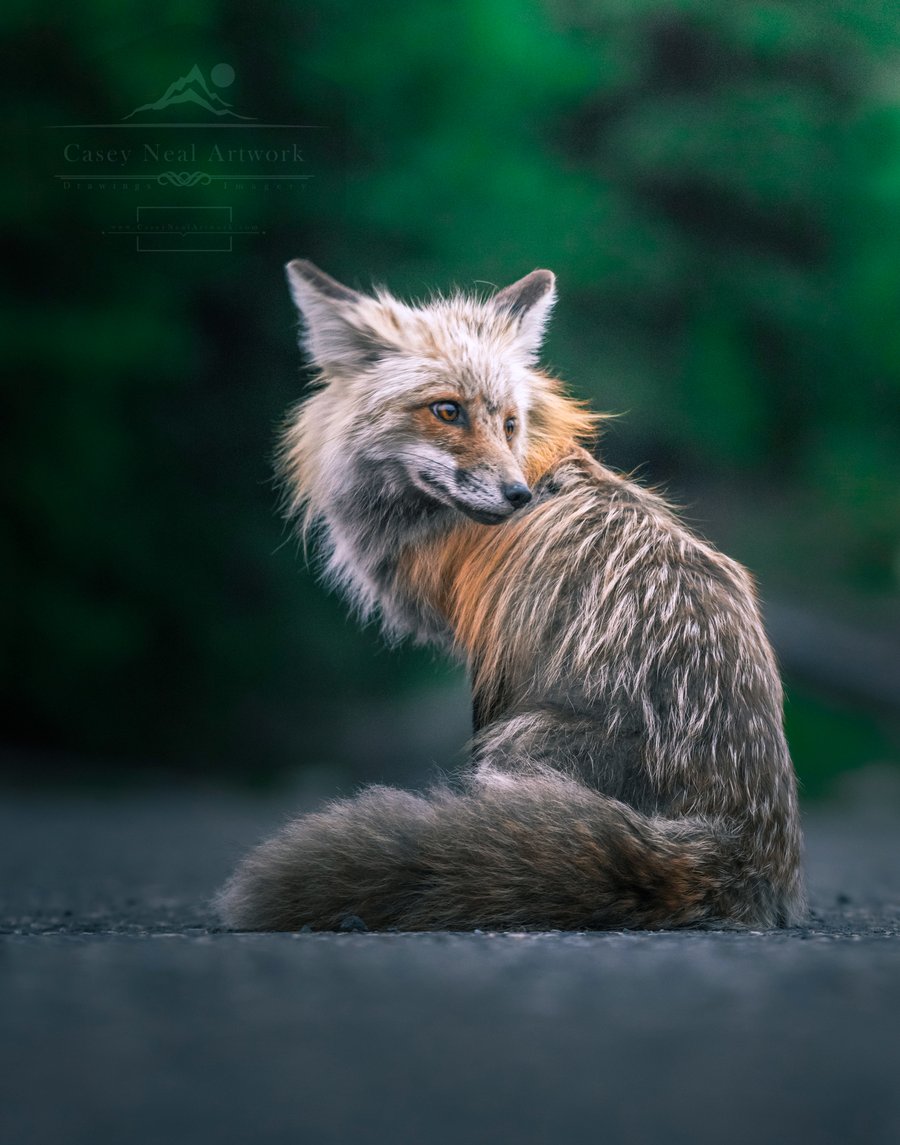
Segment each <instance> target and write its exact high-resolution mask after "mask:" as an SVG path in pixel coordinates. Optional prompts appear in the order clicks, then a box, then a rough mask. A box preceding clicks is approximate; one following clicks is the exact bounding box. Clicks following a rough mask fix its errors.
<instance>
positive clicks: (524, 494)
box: [503, 481, 531, 509]
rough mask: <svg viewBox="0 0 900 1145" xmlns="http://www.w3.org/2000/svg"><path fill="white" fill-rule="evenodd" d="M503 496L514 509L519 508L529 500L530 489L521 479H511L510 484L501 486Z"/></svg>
mask: <svg viewBox="0 0 900 1145" xmlns="http://www.w3.org/2000/svg"><path fill="white" fill-rule="evenodd" d="M503 496H504V497H505V498H506V499H507V501H509V503H510V505H512V507H513V508H514V509H521V508H522V506H523V505H527V504H528V502H529V501H530V500H531V490H530V489H529V488H528V486H527V485H523V484H522V482H521V481H513V482H512V484H511V485H504V486H503Z"/></svg>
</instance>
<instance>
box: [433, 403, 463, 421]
mask: <svg viewBox="0 0 900 1145" xmlns="http://www.w3.org/2000/svg"><path fill="white" fill-rule="evenodd" d="M431 412H432V413H433V414H434V416H435V417H436V418H439V419H440V420H441V421H448V422H453V421H459V419H460V417H461V416H462V406H460V404H459V403H458V402H435V403H434V405H433V406H432V407H431Z"/></svg>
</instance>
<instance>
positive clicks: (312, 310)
mask: <svg viewBox="0 0 900 1145" xmlns="http://www.w3.org/2000/svg"><path fill="white" fill-rule="evenodd" d="M285 270H286V272H287V280H288V286H289V287H290V290H291V295H292V296H293V299H294V302H295V303H296V306H297V309H298V310H299V311H300V315H301V317H302V318H303V325H304V335H303V340H302V341H303V345H304V346H305V348H306V350H307V352H308V353H309V356H310V358H312V360H313V362H314V363H315V365H316V366H318V367H319V369H320V370H322V371H323V372H324V373H325V374H349V373H353V372H354V371H355V370H359V369H360V368H362V367H364V366H366V365H369V364H371V363H372V362H373V361H375V360H376V359H377V357H378V346H377V344H376V340H375V337H374V334H373V333H372V331H371V330H369V328H368V327H367V325H366V323H365V322H364V321H363V320H362V316H361V314H360V307H361V306H363V305H364V304H365V303H366V302H367V301H369V300H368V299H367V298H366V296H365V295H364V294H360V293H358V292H357V291H356V290H351V289H350V287H349V286H344V285H342V284H341V283H340V282H338V281H337V280H336V279H334V278H332V277H331V275H328V274H326V273H325V272H324V271H323V270H319V268H318V267H317V266H314V265H313V263H311V262H309V261H308V260H307V259H303V258H297V259H294V260H293V262H289V263H288V264H287V266H286V267H285Z"/></svg>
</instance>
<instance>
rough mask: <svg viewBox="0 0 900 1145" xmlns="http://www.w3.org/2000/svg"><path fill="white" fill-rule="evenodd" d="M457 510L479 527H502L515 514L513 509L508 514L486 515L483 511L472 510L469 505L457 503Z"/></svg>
mask: <svg viewBox="0 0 900 1145" xmlns="http://www.w3.org/2000/svg"><path fill="white" fill-rule="evenodd" d="M456 507H457V509H459V510H460V512H462V513H465V515H466V516H467V517H471V519H472V520H473V521H477V522H478V524H479V525H502V524H503V522H504V521H508V520H509V519H510V517H511V516H512V515H513V513H514V512H515V510H514V509H512V510H510V511H509V512H508V513H488V512H487V511H486V510H484V509H473V508H472V507H471V506H470V505H463V504H461V503H460V502H458V501H457V503H456Z"/></svg>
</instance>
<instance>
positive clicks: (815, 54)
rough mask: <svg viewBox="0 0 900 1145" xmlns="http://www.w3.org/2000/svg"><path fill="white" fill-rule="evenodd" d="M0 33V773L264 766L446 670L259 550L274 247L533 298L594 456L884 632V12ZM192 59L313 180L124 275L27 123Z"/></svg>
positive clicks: (563, 4) (892, 273) (113, 95)
mask: <svg viewBox="0 0 900 1145" xmlns="http://www.w3.org/2000/svg"><path fill="white" fill-rule="evenodd" d="M0 37H2V43H3V47H4V60H5V66H4V75H3V77H2V82H3V84H4V85H6V87H7V90H6V92H5V106H6V107H7V108H9V109H11V123H10V130H9V132H8V136H9V139H8V153H9V155H10V156H11V157H12V163H11V174H10V175H9V176H8V177H7V178H6V179H5V180H3V182H2V185H0V210H2V215H3V220H4V224H5V225H4V234H3V246H4V255H5V258H4V264H5V266H6V267H7V268H8V270H9V271H10V273H9V274H8V277H7V281H6V285H5V287H4V290H5V296H4V307H3V319H2V344H3V345H4V347H5V348H6V352H7V356H8V370H7V379H8V381H7V383H6V384H5V386H4V391H3V414H2V434H3V440H2V451H0V466H2V482H0V497H2V498H3V516H2V523H0V553H2V557H3V559H2V561H0V567H2V572H3V576H4V578H5V580H4V583H3V585H2V589H3V592H2V599H3V602H4V604H3V608H2V611H0V641H2V643H0V648H2V664H0V670H2V686H3V691H4V694H5V696H6V697H7V713H8V714H7V721H6V736H5V738H6V739H7V742H9V743H13V744H20V745H26V746H28V747H30V748H42V749H46V750H48V751H63V752H66V753H69V754H71V753H75V754H82V755H86V756H87V755H91V756H93V755H103V756H106V757H109V758H121V759H123V760H134V759H147V760H156V759H161V760H168V761H170V762H171V761H174V762H180V763H182V764H187V763H191V764H193V765H198V764H200V763H203V762H204V761H206V762H207V763H208V762H209V761H213V762H214V763H215V764H216V765H221V764H222V763H223V762H224V761H228V760H233V761H241V762H243V763H244V764H248V765H251V766H253V767H257V768H266V767H270V766H274V765H278V764H282V763H284V762H297V761H300V760H302V759H303V758H306V757H308V755H309V753H310V751H311V750H313V749H312V748H311V746H310V745H311V744H313V745H318V744H319V738H317V737H320V738H321V740H322V742H323V743H324V742H325V740H326V739H327V729H328V721H329V720H332V719H334V718H335V713H336V712H339V711H340V708H341V705H342V704H347V703H348V702H351V701H353V700H354V698H357V697H360V696H362V695H363V694H368V693H373V692H374V693H379V692H384V693H387V692H389V691H392V690H395V689H396V688H398V687H399V686H401V685H403V684H404V683H409V682H412V681H418V680H421V678H422V677H423V674H424V675H428V674H430V675H437V676H438V677H440V676H441V675H442V674H443V673H446V671H447V669H446V668H444V667H442V666H441V665H437V666H432V661H431V660H430V658H428V657H426V656H425V655H424V654H422V653H416V652H408V653H404V654H402V655H400V654H396V653H388V652H382V651H378V650H377V649H378V640H377V636H376V635H375V634H374V633H371V632H369V633H362V634H360V633H359V632H358V631H357V630H356V627H355V626H354V624H353V623H352V622H351V621H349V620H348V619H347V618H346V616H345V610H344V608H343V606H342V605H341V604H340V603H339V602H336V601H334V600H332V599H330V598H328V597H326V596H325V595H324V594H323V593H322V592H321V590H320V589H319V588H317V587H316V586H315V584H314V581H313V579H312V577H311V575H310V574H309V573H308V572H305V571H304V570H303V566H302V562H301V561H300V560H299V559H298V554H297V551H296V545H295V544H294V543H293V542H292V541H291V540H290V538H289V537H288V536H287V535H286V534H285V533H284V531H283V529H282V527H281V525H280V524H279V521H278V519H277V515H276V513H275V508H274V507H275V504H276V493H275V490H274V489H273V487H272V484H271V472H270V464H269V458H270V455H271V451H272V448H273V444H274V440H275V435H276V427H277V424H278V422H279V420H280V418H281V417H282V415H283V412H284V410H285V409H286V407H287V406H288V405H289V404H290V402H291V401H293V400H294V399H295V398H296V396H297V395H298V394H299V392H300V378H299V377H298V357H297V353H296V350H295V347H294V316H293V314H292V312H291V307H290V303H289V300H288V297H287V293H286V291H285V289H284V286H283V281H282V272H281V264H282V263H283V262H284V261H286V259H287V258H288V257H292V256H296V255H304V256H308V257H311V258H313V259H314V260H315V261H317V262H318V263H320V264H321V265H322V266H324V267H325V268H327V269H328V270H329V271H330V272H331V273H333V274H335V275H337V276H338V277H341V278H344V279H346V280H348V281H351V282H355V283H356V284H358V285H361V286H365V285H367V284H368V283H369V281H370V280H371V279H370V276H372V277H374V278H375V279H376V280H380V281H384V282H386V283H389V284H390V286H391V287H392V288H393V289H395V290H396V291H397V292H399V293H404V294H406V295H413V296H416V295H419V296H420V295H423V294H425V293H427V292H428V291H429V290H431V289H433V288H444V287H446V286H447V285H449V284H451V283H457V284H466V285H467V284H471V283H473V282H481V283H484V282H490V283H497V284H502V283H504V282H506V281H509V280H512V279H513V278H515V277H517V276H519V275H521V274H522V273H524V272H526V271H528V270H530V269H531V268H532V267H534V266H538V265H547V266H551V267H553V268H554V269H555V270H556V271H557V272H558V273H559V276H560V283H561V292H562V301H561V305H560V307H559V311H558V316H557V319H556V321H555V325H554V329H553V332H552V334H551V338H550V342H549V349H548V354H549V358H550V360H551V361H552V362H553V363H554V364H555V366H556V367H557V368H558V369H560V370H561V372H562V373H563V374H564V375H566V376H567V377H569V378H570V379H572V381H573V385H574V388H575V389H576V390H577V391H578V392H579V393H581V394H582V395H584V396H589V397H591V398H592V399H593V400H594V401H595V402H596V403H597V404H598V405H599V406H600V407H601V408H604V409H611V410H617V411H624V412H626V413H627V415H628V416H627V417H625V418H623V419H622V421H621V422H619V423H617V424H616V427H615V429H614V431H613V432H612V433H611V435H610V438H609V441H608V443H607V445H606V453H607V456H608V457H609V458H610V459H611V460H612V461H613V462H614V463H617V464H620V465H623V466H628V467H630V466H633V465H637V464H643V463H647V467H646V469H644V470H643V472H644V473H646V474H647V475H648V476H649V477H650V478H651V479H652V480H654V481H667V482H671V483H672V484H673V485H674V487H675V489H676V491H677V490H678V489H680V488H685V489H691V490H694V489H700V490H702V489H704V488H715V487H716V486H717V485H722V487H723V488H724V487H728V488H732V489H733V488H739V489H740V490H741V497H742V498H743V500H741V499H738V500H732V501H731V502H729V505H730V509H729V512H728V513H727V514H726V518H727V519H728V522H729V523H728V524H727V525H726V526H724V528H725V531H726V532H727V531H728V529H729V528H730V529H731V531H732V532H733V533H734V535H735V538H736V545H737V549H738V552H737V555H740V556H742V557H743V558H744V559H747V560H749V561H750V563H751V564H754V563H755V564H756V566H757V567H758V568H759V569H760V571H762V573H763V574H764V585H765V586H768V585H775V586H778V587H781V588H784V589H785V590H787V591H794V592H802V593H803V594H804V595H808V594H810V593H812V594H813V595H815V591H816V590H814V589H813V588H812V587H811V585H813V584H818V585H819V586H820V589H821V587H822V586H823V585H825V586H827V588H828V590H829V593H831V594H833V595H834V597H835V598H837V597H841V598H843V599H846V600H862V599H864V600H869V601H875V602H876V603H877V604H878V605H879V607H882V606H884V607H888V606H887V605H886V604H885V603H884V602H885V601H886V599H887V597H888V594H890V593H891V592H892V591H895V590H896V585H897V577H898V575H900V386H898V377H900V321H898V317H897V316H898V314H900V227H898V226H897V212H898V207H900V61H898V47H900V9H894V8H892V7H891V6H890V5H885V4H883V3H880V2H879V3H876V2H875V0H835V2H834V3H832V4H830V5H822V4H820V3H819V2H818V0H794V2H791V3H780V4H775V3H772V4H766V3H748V2H745V0H682V2H669V3H662V2H659V0H627V2H626V0H604V2H603V3H599V2H594V0H592V2H587V0H544V2H540V0H490V2H487V3H486V2H484V0H460V2H459V3H457V4H454V5H446V4H442V3H439V2H438V0H419V3H417V4H414V5H411V4H408V3H400V2H399V0H385V2H384V3H379V4H365V3H362V2H361V0H315V2H314V3H311V4H303V5H289V4H285V3H274V2H272V0H261V2H260V3H258V4H256V5H255V6H254V8H253V10H252V15H250V14H248V11H247V10H246V8H245V7H244V6H241V5H238V4H236V3H230V2H226V0H182V2H174V0H170V2H168V3H166V2H160V3H156V4H154V5H152V6H150V5H145V4H142V3H137V2H136V0H128V2H124V3H119V4H116V5H113V4H111V3H107V2H103V0H91V2H90V3H87V4H84V5H80V6H78V7H77V8H72V9H67V10H64V11H61V10H59V9H57V8H51V7H50V6H49V5H47V4H45V5H43V8H42V7H41V5H37V6H35V5H24V4H21V3H16V2H14V3H11V4H8V5H6V6H5V7H4V10H3V13H2V14H0ZM219 60H224V61H228V62H230V63H231V64H232V65H233V67H234V69H235V72H236V76H237V80H236V83H235V86H234V89H233V91H232V95H233V97H234V99H235V100H237V101H239V103H240V106H241V107H242V108H245V109H248V111H249V112H252V114H253V115H254V116H256V117H257V118H259V119H261V120H267V121H269V122H287V123H291V122H301V123H307V124H315V125H319V126H320V130H318V131H317V132H315V133H313V134H312V136H309V135H305V136H304V141H305V142H304V146H305V147H308V163H309V170H310V173H311V174H312V175H313V178H312V179H311V180H310V181H309V182H308V183H307V184H305V185H303V186H299V185H298V187H297V188H296V189H295V191H294V192H290V193H288V192H284V193H278V192H275V191H273V192H272V193H271V194H267V193H265V192H264V191H263V190H262V189H259V188H257V189H256V190H255V191H244V192H242V193H241V195H240V203H239V205H237V195H236V194H235V193H232V194H230V195H228V194H225V193H224V192H222V191H221V189H219V188H218V187H217V186H216V185H215V184H213V185H212V186H210V187H202V186H198V187H195V188H191V189H189V190H188V189H186V190H184V191H182V192H181V194H182V195H183V196H184V200H183V201H184V202H189V203H191V204H193V205H216V204H217V203H221V202H228V203H232V202H235V204H236V206H235V211H236V213H237V212H238V210H239V213H240V218H241V220H242V222H244V223H250V224H255V225H257V226H258V227H259V228H260V230H261V232H263V233H261V234H260V235H258V236H255V237H249V238H246V239H242V238H238V239H237V240H236V246H235V251H234V252H233V253H231V254H218V255H215V254H169V255H161V254H157V255H138V254H136V253H135V250H134V249H133V247H131V246H129V244H128V243H127V242H126V241H123V240H122V239H121V238H120V237H116V236H110V235H108V234H104V233H103V228H104V227H105V226H106V225H108V222H109V219H110V214H111V211H114V210H115V209H116V204H115V203H113V202H112V198H113V197H114V195H115V192H111V191H106V192H90V191H77V190H69V191H64V190H63V189H62V188H61V187H60V185H59V182H58V181H54V179H53V178H52V175H53V174H54V173H55V170H56V167H55V166H54V164H56V165H57V166H58V154H59V146H60V144H59V139H58V137H55V136H54V135H53V133H52V131H50V130H49V129H48V127H47V125H48V124H76V123H85V124H90V123H96V122H108V121H111V120H119V119H121V117H122V115H124V114H126V113H127V112H128V110H130V109H131V108H133V107H135V106H136V105H138V104H140V103H142V102H144V101H146V100H148V99H152V98H155V96H156V95H158V94H159V93H160V92H161V91H162V90H164V89H165V87H166V86H167V85H168V84H169V83H170V82H171V80H172V79H173V78H174V77H177V76H178V75H183V74H185V73H186V72H187V70H188V69H189V68H190V66H191V65H192V64H194V63H199V64H200V66H201V67H202V68H206V69H209V68H210V67H211V66H212V65H213V64H214V63H215V62H216V61H219ZM89 137H90V136H89V134H88V135H87V136H86V138H89ZM169 195H170V197H169V198H167V199H166V202H171V201H172V199H171V192H170V193H169ZM699 499H700V501H701V504H700V509H701V511H702V497H701V498H699ZM759 506H765V507H766V510H767V513H766V517H765V521H764V527H763V528H760V527H758V521H757V527H756V528H755V529H754V528H753V526H752V521H753V519H754V512H756V513H757V514H758V512H759ZM745 509H746V510H747V518H748V521H749V522H751V524H748V531H746V532H742V530H741V527H740V521H741V520H742V519H743V516H744V511H745ZM695 510H696V506H695ZM759 533H763V534H765V537H766V540H765V542H764V543H763V544H762V545H761V546H760V548H758V549H757V548H755V547H754V543H753V538H754V536H755V535H758V534H759ZM879 615H882V613H879ZM801 722H802V721H801ZM810 722H811V723H813V724H815V723H816V721H815V720H814V719H813V720H811V721H807V723H810ZM826 725H827V720H826V721H825V723H824V724H823V723H821V721H820V723H819V725H818V726H820V727H824V726H826ZM804 726H806V724H804ZM819 738H820V740H821V737H819ZM826 738H831V739H833V738H834V737H829V736H826ZM837 738H838V739H839V738H840V737H837ZM812 739H813V740H815V739H816V737H815V736H813V737H812ZM808 741H809V742H811V741H810V737H809V736H808V735H807V734H806V732H804V731H800V732H799V733H798V743H797V748H798V750H799V756H800V759H799V762H800V765H801V768H802V767H806V766H808V767H813V768H814V767H815V766H818V757H819V756H820V754H821V751H820V749H821V742H818V741H817V742H816V743H815V744H814V745H813V747H811V748H810V751H809V756H808V757H807V756H806V755H805V754H804V748H803V746H802V745H803V744H805V743H807V742H808ZM314 750H316V751H318V750H325V748H320V747H318V746H316V747H315V749H314ZM813 750H814V751H815V753H816V756H817V758H816V759H815V760H813ZM807 758H808V759H809V760H810V761H811V762H809V763H808V762H807Z"/></svg>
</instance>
